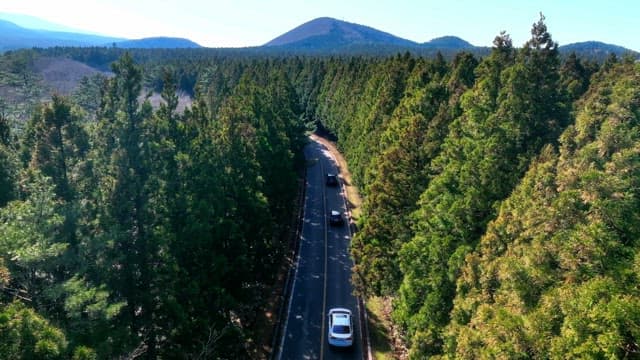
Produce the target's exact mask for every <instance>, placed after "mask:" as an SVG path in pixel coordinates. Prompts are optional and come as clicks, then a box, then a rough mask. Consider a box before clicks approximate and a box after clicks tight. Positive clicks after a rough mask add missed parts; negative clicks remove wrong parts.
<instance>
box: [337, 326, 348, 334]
mask: <svg viewBox="0 0 640 360" xmlns="http://www.w3.org/2000/svg"><path fill="white" fill-rule="evenodd" d="M333 333H334V334H349V333H351V330H350V329H349V326H348V325H333Z"/></svg>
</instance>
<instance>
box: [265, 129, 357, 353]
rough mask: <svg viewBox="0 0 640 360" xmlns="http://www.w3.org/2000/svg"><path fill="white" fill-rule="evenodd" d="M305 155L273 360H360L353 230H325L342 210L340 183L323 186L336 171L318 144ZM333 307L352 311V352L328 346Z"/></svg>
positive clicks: (334, 163) (309, 147)
mask: <svg viewBox="0 0 640 360" xmlns="http://www.w3.org/2000/svg"><path fill="white" fill-rule="evenodd" d="M305 157H306V159H307V164H308V167H307V180H306V197H305V203H304V219H303V221H304V222H303V225H302V233H301V238H300V242H299V249H298V258H297V261H296V264H295V270H294V272H293V274H294V275H293V280H292V281H293V284H292V287H291V292H290V294H291V297H290V298H289V299H288V300H287V301H288V303H287V311H286V313H285V318H284V319H283V321H284V325H283V326H284V327H283V330H282V339H281V342H280V346H279V351H278V353H277V356H276V359H278V360H289V359H290V360H294V359H295V360H300V359H363V350H362V332H363V331H362V326H361V322H360V317H359V316H358V314H359V310H360V309H359V308H358V301H357V298H356V297H355V296H354V295H353V294H352V288H351V282H350V278H351V267H352V265H353V264H352V260H351V258H350V257H349V244H350V241H351V232H350V229H349V226H348V222H345V225H344V226H329V221H328V214H329V213H330V212H331V210H338V211H340V212H342V213H345V211H346V205H345V199H344V194H343V191H344V190H343V189H344V188H343V186H342V184H341V186H339V187H327V186H325V177H326V174H327V173H333V174H337V173H338V169H337V165H336V162H335V160H334V159H333V157H332V156H331V154H330V153H329V151H328V150H327V149H326V148H325V147H324V146H323V145H322V144H320V143H318V142H315V141H310V143H309V144H308V145H307V146H306V148H305ZM333 307H345V308H348V309H350V310H351V311H352V313H353V321H354V328H355V338H354V345H353V347H352V348H349V349H336V348H333V347H330V346H329V345H328V343H327V331H328V330H327V313H328V311H329V309H330V308H333Z"/></svg>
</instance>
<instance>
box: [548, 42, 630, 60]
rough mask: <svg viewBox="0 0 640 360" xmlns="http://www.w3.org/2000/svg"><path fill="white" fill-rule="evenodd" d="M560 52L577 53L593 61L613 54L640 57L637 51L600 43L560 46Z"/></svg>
mask: <svg viewBox="0 0 640 360" xmlns="http://www.w3.org/2000/svg"><path fill="white" fill-rule="evenodd" d="M559 50H560V51H561V52H562V53H564V54H570V53H572V52H575V53H576V54H577V55H580V56H582V57H586V58H589V59H593V60H597V59H603V58H606V57H607V56H608V55H609V54H611V53H613V54H615V55H616V56H618V57H620V56H624V55H625V54H630V55H631V56H634V57H635V58H639V57H640V53H639V52H637V51H633V50H630V49H627V48H625V47H622V46H618V45H612V44H607V43H603V42H600V41H584V42H577V43H572V44H567V45H563V46H560V48H559Z"/></svg>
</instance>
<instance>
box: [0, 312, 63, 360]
mask: <svg viewBox="0 0 640 360" xmlns="http://www.w3.org/2000/svg"><path fill="white" fill-rule="evenodd" d="M0 338H1V339H2V341H0V354H2V357H3V358H5V359H65V358H66V351H67V341H66V339H65V336H64V333H63V332H62V331H61V330H60V329H58V328H56V327H54V326H52V325H51V324H49V322H48V321H47V320H46V319H44V318H43V317H42V316H40V315H38V314H37V313H36V312H35V311H33V309H29V308H27V307H26V306H24V305H22V304H21V303H19V302H13V303H11V304H8V305H6V306H5V305H0Z"/></svg>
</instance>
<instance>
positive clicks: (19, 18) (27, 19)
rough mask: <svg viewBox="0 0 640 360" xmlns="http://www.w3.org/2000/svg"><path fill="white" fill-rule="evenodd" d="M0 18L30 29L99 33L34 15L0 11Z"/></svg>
mask: <svg viewBox="0 0 640 360" xmlns="http://www.w3.org/2000/svg"><path fill="white" fill-rule="evenodd" d="M0 20H5V21H9V22H12V23H14V24H16V25H18V26H20V27H23V28H26V29H31V30H46V31H56V32H71V33H82V34H92V35H99V34H96V33H93V32H90V31H84V30H80V29H75V28H72V27H69V26H65V25H61V24H56V23H53V22H51V21H47V20H44V19H41V18H38V17H35V16H31V15H25V14H13V13H4V12H0Z"/></svg>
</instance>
